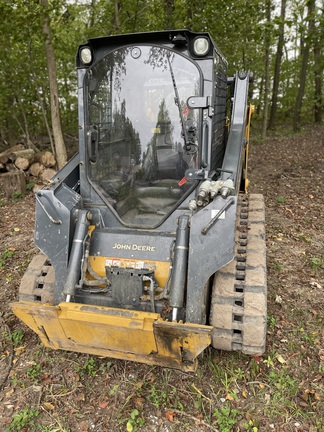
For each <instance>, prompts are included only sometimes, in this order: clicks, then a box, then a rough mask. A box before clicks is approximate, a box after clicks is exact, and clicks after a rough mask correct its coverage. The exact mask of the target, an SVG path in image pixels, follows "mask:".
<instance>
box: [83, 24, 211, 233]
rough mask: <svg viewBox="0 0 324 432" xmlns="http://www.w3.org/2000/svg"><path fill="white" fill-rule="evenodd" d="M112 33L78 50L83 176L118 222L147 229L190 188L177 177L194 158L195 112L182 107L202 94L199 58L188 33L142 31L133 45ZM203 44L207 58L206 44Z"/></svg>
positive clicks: (198, 120)
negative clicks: (104, 40)
mask: <svg viewBox="0 0 324 432" xmlns="http://www.w3.org/2000/svg"><path fill="white" fill-rule="evenodd" d="M155 35H158V37H160V38H161V37H163V39H164V40H163V42H164V43H161V41H160V40H155V38H156V37H157V36H155ZM117 38H118V41H112V42H111V44H110V46H109V45H104V44H100V43H99V45H98V40H96V39H90V40H89V43H88V44H87V45H86V46H81V47H80V50H79V54H78V59H77V62H78V66H79V67H80V68H84V69H83V72H84V73H81V76H82V84H81V86H82V87H83V95H82V96H83V97H82V107H81V115H82V114H83V121H84V130H85V133H86V135H85V137H84V141H85V146H84V147H85V148H86V152H85V159H86V160H87V163H86V178H87V181H88V182H89V183H90V184H91V185H92V187H93V188H94V189H95V190H96V192H97V193H98V194H99V196H100V197H101V198H102V199H103V201H104V202H105V203H106V204H107V205H108V206H109V207H110V208H111V210H112V211H113V212H115V214H116V215H117V216H118V218H119V220H120V221H121V223H122V224H123V225H126V226H131V227H137V228H142V227H145V228H154V227H157V226H159V225H160V224H161V223H162V222H163V220H165V219H166V217H167V216H168V215H170V214H171V213H172V212H173V211H174V209H176V208H177V207H178V206H179V204H180V203H181V201H183V200H184V199H185V197H186V196H188V194H189V193H190V191H191V190H192V189H194V187H195V185H194V184H193V183H192V182H183V181H181V180H182V179H184V176H185V173H186V171H187V170H188V169H191V170H194V169H197V168H198V167H199V163H200V159H201V153H200V150H199V149H200V148H201V138H202V127H201V125H202V112H201V109H191V108H192V107H189V106H188V99H189V98H194V97H200V96H203V93H204V76H203V74H202V71H201V67H200V66H199V62H198V61H197V60H201V59H200V58H197V54H196V55H195V54H194V52H191V50H190V47H191V45H192V41H193V40H195V39H199V38H198V36H197V34H194V33H191V32H188V31H184V32H183V34H180V33H179V34H173V33H172V32H159V33H156V34H155V33H152V34H151V35H150V34H146V40H143V42H141V41H139V42H138V43H136V44H133V43H129V42H131V38H130V37H129V35H125V36H124V37H123V36H119V37H117ZM121 38H122V39H123V42H124V43H121V41H120V40H119V39H121ZM112 39H114V38H110V40H112ZM200 39H201V40H202V41H205V43H208V44H210V43H209V40H208V38H207V36H206V35H205V34H204V36H203V37H201V38H200ZM114 42H115V46H114ZM204 49H205V51H206V52H205V55H204V56H203V57H206V56H207V54H209V53H211V54H212V56H213V50H212V49H211V44H210V46H209V45H208V49H207V50H206V47H205V46H204ZM195 57H196V58H195ZM203 60H205V59H203ZM205 61H206V60H205ZM209 61H213V60H212V59H211V60H209ZM211 69H212V68H211ZM79 76H80V75H79ZM209 78H211V77H209ZM210 90H211V89H209V91H210ZM81 181H82V180H81ZM81 186H82V183H81Z"/></svg>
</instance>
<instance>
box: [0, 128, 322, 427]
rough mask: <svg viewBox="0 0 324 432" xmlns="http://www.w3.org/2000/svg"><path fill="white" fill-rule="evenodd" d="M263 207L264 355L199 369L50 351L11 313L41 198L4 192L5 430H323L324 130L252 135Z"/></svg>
mask: <svg viewBox="0 0 324 432" xmlns="http://www.w3.org/2000/svg"><path fill="white" fill-rule="evenodd" d="M251 144H252V145H251V151H250V175H249V178H250V191H251V192H254V193H262V194H263V195H264V197H265V202H266V224H267V226H266V231H267V270H268V338H267V351H266V353H265V354H264V355H263V356H262V357H254V358H250V357H247V356H244V355H241V354H239V353H227V352H217V351H214V350H207V352H206V354H205V355H204V357H203V358H202V359H200V361H199V368H198V370H197V372H196V373H195V374H186V373H182V372H178V371H174V370H169V369H162V368H160V367H152V366H147V365H141V364H136V363H132V362H127V361H118V360H113V359H107V358H97V357H93V356H89V355H85V354H78V353H71V352H62V351H52V350H49V349H46V348H44V347H43V346H42V345H41V344H40V342H39V340H38V338H37V336H36V335H34V334H33V333H32V331H31V330H29V329H28V328H27V327H25V326H24V325H23V324H22V323H21V322H19V321H18V319H17V318H16V317H15V316H14V315H13V313H12V312H11V309H10V306H9V304H10V302H12V301H15V300H17V299H18V287H19V283H20V279H21V277H22V275H23V273H24V271H25V269H26V267H27V265H28V263H29V262H30V260H31V258H32V257H33V256H34V254H35V253H36V252H37V250H36V248H35V246H34V244H33V228H34V196H33V194H32V193H29V194H28V195H27V196H26V197H24V198H19V197H16V199H15V200H6V199H5V198H4V194H3V191H1V192H0V328H1V330H0V331H1V333H0V431H47V432H50V431H51V432H57V431H61V432H68V431H70V432H90V431H92V432H106V431H108V432H109V431H130V432H132V431H135V430H142V431H165V432H168V431H170V432H171V431H179V432H183V431H217V430H218V431H223V432H227V431H228V432H230V431H251V432H257V431H267V432H268V431H278V432H279V431H280V432H281V431H284V432H285V431H305V432H306V431H311V432H315V431H323V430H324V392H323V387H324V385H323V384H324V382H323V373H324V327H323V324H324V312H323V311H324V206H323V192H324V187H323V183H324V127H320V126H317V127H313V126H312V127H306V128H304V130H303V131H302V132H300V133H299V134H298V135H290V136H287V131H285V132H284V133H283V134H280V133H279V132H276V133H272V135H271V138H270V137H269V138H268V139H267V140H266V141H265V142H263V143H262V142H261V141H260V140H258V136H257V133H253V132H252V143H251Z"/></svg>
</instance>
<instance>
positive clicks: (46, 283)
mask: <svg viewBox="0 0 324 432" xmlns="http://www.w3.org/2000/svg"><path fill="white" fill-rule="evenodd" d="M54 283H55V275H54V269H53V267H52V266H51V264H50V262H49V260H48V258H47V256H45V255H42V254H38V255H36V256H35V257H34V258H33V259H32V261H31V262H30V264H29V266H28V267H27V270H26V272H25V274H24V276H23V278H22V280H21V283H20V287H19V300H20V301H31V302H40V303H51V304H53V302H54V297H53V290H54Z"/></svg>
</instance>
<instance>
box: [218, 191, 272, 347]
mask: <svg viewBox="0 0 324 432" xmlns="http://www.w3.org/2000/svg"><path fill="white" fill-rule="evenodd" d="M236 228H237V229H236V239H235V259H234V260H233V261H232V262H231V263H229V264H227V265H226V266H225V267H223V268H222V269H221V270H220V271H218V272H217V273H216V275H215V278H214V282H213V290H212V303H211V314H210V324H211V325H212V326H214V330H213V336H212V346H213V347H214V348H216V349H221V350H227V351H242V352H243V353H244V354H249V355H261V354H263V353H264V351H265V344H266V326H267V278H266V244H265V210H264V199H263V196H262V195H257V194H251V195H250V196H249V197H248V196H241V197H239V203H238V211H237V226H236Z"/></svg>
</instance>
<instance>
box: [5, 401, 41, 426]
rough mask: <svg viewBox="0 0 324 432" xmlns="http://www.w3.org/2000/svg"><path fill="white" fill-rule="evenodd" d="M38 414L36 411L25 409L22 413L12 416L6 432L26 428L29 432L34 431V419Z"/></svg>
mask: <svg viewBox="0 0 324 432" xmlns="http://www.w3.org/2000/svg"><path fill="white" fill-rule="evenodd" d="M38 414H39V413H38V411H37V410H34V409H32V408H28V407H25V408H24V409H23V410H22V411H20V412H19V413H16V414H14V415H13V416H12V417H13V420H12V422H11V423H10V425H9V426H8V427H7V429H6V432H18V431H21V430H23V429H24V430H26V429H28V428H29V430H35V428H34V426H35V419H36V418H37V417H38ZM32 428H33V429H32Z"/></svg>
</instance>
